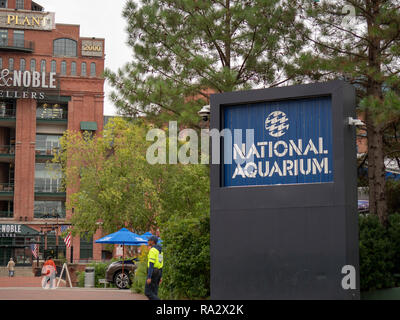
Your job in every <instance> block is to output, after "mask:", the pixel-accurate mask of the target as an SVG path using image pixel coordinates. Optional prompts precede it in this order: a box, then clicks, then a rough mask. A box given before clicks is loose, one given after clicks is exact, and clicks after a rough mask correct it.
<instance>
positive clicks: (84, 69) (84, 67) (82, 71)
mask: <svg viewBox="0 0 400 320" xmlns="http://www.w3.org/2000/svg"><path fill="white" fill-rule="evenodd" d="M81 76H86V62H82V65H81Z"/></svg>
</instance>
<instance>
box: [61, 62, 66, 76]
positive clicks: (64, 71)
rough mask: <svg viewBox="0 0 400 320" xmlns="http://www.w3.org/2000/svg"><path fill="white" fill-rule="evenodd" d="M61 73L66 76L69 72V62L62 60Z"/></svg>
mask: <svg viewBox="0 0 400 320" xmlns="http://www.w3.org/2000/svg"><path fill="white" fill-rule="evenodd" d="M61 74H62V75H63V76H65V75H66V74H67V62H66V61H62V62H61Z"/></svg>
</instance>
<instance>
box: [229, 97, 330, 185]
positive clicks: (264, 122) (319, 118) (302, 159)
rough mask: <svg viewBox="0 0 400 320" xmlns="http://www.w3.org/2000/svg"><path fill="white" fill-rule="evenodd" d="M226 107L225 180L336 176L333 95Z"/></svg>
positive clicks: (263, 182) (244, 181) (273, 181)
mask: <svg viewBox="0 0 400 320" xmlns="http://www.w3.org/2000/svg"><path fill="white" fill-rule="evenodd" d="M223 110H224V129H227V130H225V132H231V135H232V139H228V138H226V134H225V139H224V177H223V183H224V186H226V187H229V186H251V185H282V184H283V185H284V184H299V183H326V182H332V181H333V163H332V161H333V160H332V159H333V157H332V113H331V97H329V96H323V97H317V98H308V99H299V100H286V101H277V102H263V103H256V104H248V105H235V106H227V107H224V109H223Z"/></svg>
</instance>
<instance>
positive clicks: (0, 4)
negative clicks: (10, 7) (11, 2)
mask: <svg viewBox="0 0 400 320" xmlns="http://www.w3.org/2000/svg"><path fill="white" fill-rule="evenodd" d="M0 8H7V0H0Z"/></svg>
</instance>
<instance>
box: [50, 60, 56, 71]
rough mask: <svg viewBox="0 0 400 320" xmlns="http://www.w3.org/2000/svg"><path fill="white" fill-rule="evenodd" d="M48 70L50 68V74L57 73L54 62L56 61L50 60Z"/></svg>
mask: <svg viewBox="0 0 400 320" xmlns="http://www.w3.org/2000/svg"><path fill="white" fill-rule="evenodd" d="M50 68H51V70H50V72H54V73H56V72H57V62H56V60H52V61H51V64H50Z"/></svg>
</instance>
